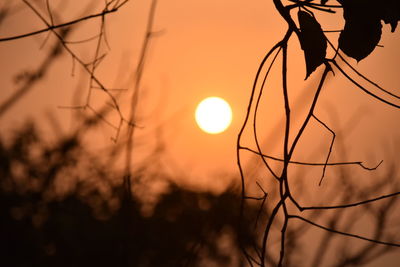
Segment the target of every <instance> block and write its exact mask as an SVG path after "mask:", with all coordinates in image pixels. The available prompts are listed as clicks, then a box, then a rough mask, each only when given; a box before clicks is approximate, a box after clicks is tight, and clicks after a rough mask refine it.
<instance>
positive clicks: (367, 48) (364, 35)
mask: <svg viewBox="0 0 400 267" xmlns="http://www.w3.org/2000/svg"><path fill="white" fill-rule="evenodd" d="M381 34H382V25H381V22H380V21H379V20H371V21H370V20H368V19H364V20H362V21H358V20H347V21H346V24H345V26H344V29H343V31H342V32H341V33H340V36H339V48H340V49H341V50H342V51H343V52H344V53H345V54H346V55H348V56H349V57H352V58H354V59H355V60H357V61H360V60H362V59H364V58H366V57H367V56H368V55H369V54H371V52H372V51H373V50H374V49H375V47H376V46H377V44H378V43H379V40H380V39H381Z"/></svg>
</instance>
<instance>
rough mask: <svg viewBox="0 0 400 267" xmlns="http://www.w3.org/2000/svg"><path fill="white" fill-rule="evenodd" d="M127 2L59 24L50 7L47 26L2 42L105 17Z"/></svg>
mask: <svg viewBox="0 0 400 267" xmlns="http://www.w3.org/2000/svg"><path fill="white" fill-rule="evenodd" d="M24 2H25V3H28V2H27V1H25V0H24ZM127 2H128V0H125V1H124V2H122V3H121V4H120V5H118V6H115V7H113V8H112V9H110V10H107V9H106V10H103V11H102V12H101V13H97V14H93V15H88V16H84V17H81V18H79V19H75V20H72V21H68V22H65V23H61V24H58V25H53V18H52V15H51V13H50V9H48V10H49V13H50V20H51V23H50V24H49V23H45V24H46V25H47V27H46V28H44V29H41V30H37V31H34V32H29V33H25V34H21V35H16V36H10V37H2V38H0V42H6V41H12V40H17V39H21V38H26V37H29V36H33V35H36V34H40V33H44V32H48V31H54V30H55V29H58V28H63V27H67V26H71V25H74V24H76V23H79V22H81V21H85V20H89V19H93V18H98V17H103V16H105V15H106V14H109V13H114V12H116V11H118V9H119V8H120V7H122V6H123V5H124V4H126V3H127ZM46 3H47V6H48V1H46ZM48 8H49V7H48Z"/></svg>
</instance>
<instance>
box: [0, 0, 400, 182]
mask: <svg viewBox="0 0 400 267" xmlns="http://www.w3.org/2000/svg"><path fill="white" fill-rule="evenodd" d="M56 2H58V3H56ZM87 2H90V1H87ZM52 5H53V7H54V8H56V7H57V6H58V5H62V10H63V12H61V13H58V15H59V17H60V18H59V19H58V21H60V22H61V21H66V20H68V19H69V18H76V17H79V16H80V14H81V13H82V12H83V10H84V9H83V7H85V6H86V3H85V2H82V4H80V8H79V7H78V6H77V5H75V4H74V5H71V4H65V3H64V4H63V3H62V1H54V4H53V2H52ZM148 9H149V1H139V2H130V3H128V4H127V5H126V6H125V7H124V8H122V9H121V10H120V11H119V12H118V15H117V14H111V15H110V16H108V17H107V19H106V21H107V27H106V30H107V38H108V42H109V45H110V50H109V51H108V55H107V57H106V58H105V60H104V61H103V63H102V64H101V66H100V67H99V69H98V72H97V73H98V76H99V77H101V79H102V81H103V83H104V84H105V85H106V86H109V87H114V88H121V87H122V88H131V87H132V81H133V73H134V70H135V66H136V64H137V60H138V54H139V52H140V47H141V44H142V39H143V35H144V28H145V23H146V19H147V14H148ZM56 21H57V19H56ZM320 21H321V22H322V23H323V24H322V25H323V27H325V28H326V29H329V30H333V29H338V27H341V25H342V23H343V22H342V19H341V14H336V15H332V16H329V17H328V18H325V17H321V18H320ZM6 23H7V24H6V25H2V27H1V28H0V33H1V36H9V35H13V34H18V33H25V32H29V31H31V30H35V29H38V28H42V27H43V26H44V25H43V24H42V23H41V22H40V21H39V20H38V19H37V18H35V16H34V15H33V14H32V12H31V11H29V10H26V9H23V10H22V11H19V12H17V13H16V14H15V15H14V16H12V17H11V18H10V20H9V21H7V22H6ZM96 26H98V20H97V21H91V22H85V23H84V24H83V25H82V28H81V29H80V30H78V31H76V32H75V33H74V34H73V35H72V36H71V38H70V39H72V40H80V39H82V38H87V37H90V36H92V35H93V32H96ZM154 30H155V31H156V32H159V34H158V35H157V36H156V37H155V38H154V39H152V41H151V44H150V47H149V51H148V57H147V62H146V67H145V72H144V77H143V82H142V88H141V96H140V97H141V99H140V105H139V117H138V124H139V125H141V126H142V128H140V129H138V130H137V134H138V135H142V136H143V135H149V133H151V134H150V136H153V137H152V138H149V140H147V141H146V142H149V146H147V147H146V149H148V148H149V147H151V146H152V145H151V143H152V139H154V138H155V136H154V134H155V133H156V132H158V130H157V129H159V127H160V126H161V125H162V128H163V131H162V132H163V135H164V138H165V139H166V140H167V146H166V148H167V152H168V155H169V156H170V157H171V158H172V159H174V161H175V162H176V164H177V165H178V166H179V168H181V169H183V170H185V171H187V172H188V174H190V175H191V176H194V177H197V178H194V179H195V180H196V179H199V177H200V176H202V175H203V174H208V173H210V172H211V173H213V172H228V173H236V169H235V140H236V135H237V133H238V129H239V127H240V125H241V123H242V121H243V118H244V114H245V110H246V107H247V102H248V98H249V95H250V88H251V85H252V82H253V79H254V75H255V72H256V69H257V67H258V64H259V62H260V60H261V59H262V57H263V55H264V54H265V53H266V52H267V51H268V49H269V48H270V47H271V46H272V45H273V44H274V43H275V42H277V41H278V40H280V38H281V37H282V35H283V33H284V31H285V24H284V23H283V20H282V19H281V18H280V17H279V16H278V14H277V12H276V11H275V10H274V9H273V6H272V1H251V2H249V3H246V4H244V3H243V2H242V1H238V0H234V1H218V2H216V1H211V0H205V1H178V0H172V1H159V3H158V6H157V10H156V18H155V22H154ZM329 36H334V35H333V34H330V35H329ZM45 38H46V34H41V35H37V36H34V37H31V38H29V39H24V40H17V41H13V42H8V43H2V44H1V49H0V54H1V58H2V61H1V63H0V68H1V74H0V75H1V81H2V85H3V86H2V91H1V95H0V97H1V99H5V98H6V97H7V96H8V95H9V94H10V93H11V92H12V91H13V90H15V88H16V87H18V86H17V85H15V84H13V77H14V76H15V74H16V73H18V72H19V71H21V70H30V69H34V68H35V66H37V65H38V64H39V63H40V61H41V59H42V58H43V55H44V53H45V50H46V47H49V46H50V44H51V41H54V38H53V39H52V37H50V40H49V42H48V43H47V44H46V46H45V47H44V48H43V49H42V50H40V49H39V48H40V46H41V44H42V43H43V41H44V39H45ZM336 38H337V37H336ZM334 39H335V38H332V40H334ZM399 40H400V39H399V35H398V34H397V33H395V34H390V33H389V26H387V25H386V26H384V34H383V38H382V40H381V44H382V45H384V46H385V48H377V49H376V50H375V51H374V52H373V54H372V55H371V56H370V57H369V58H368V59H366V60H364V61H362V62H361V63H359V64H358V65H357V64H356V65H357V67H359V68H360V69H361V70H362V71H363V72H364V73H365V74H367V75H369V77H370V78H372V79H374V80H375V81H379V82H380V84H381V85H383V86H384V87H385V88H387V89H389V90H391V91H392V92H394V93H399V87H400V79H399V78H398V70H397V68H396V64H398V62H399V61H400V55H399V53H398V52H397V51H396V49H397V48H398V45H399V44H400V41H399ZM93 45H94V44H93V43H88V44H87V45H74V46H72V47H73V48H74V49H75V51H77V53H78V54H79V55H80V56H82V58H84V59H87V60H88V61H89V60H90V59H91V58H92V57H93V53H94V51H93ZM27 47H29V49H27ZM290 47H291V48H292V50H291V51H290V57H291V58H292V59H293V60H292V62H291V64H290V65H289V75H290V76H291V77H293V78H292V79H291V80H290V90H291V94H292V95H291V96H292V98H293V99H295V98H297V97H301V96H302V95H303V96H305V99H307V95H309V93H310V92H311V93H312V88H313V87H312V86H315V81H317V80H318V77H319V76H318V75H320V74H319V73H318V71H317V72H316V73H314V74H313V75H312V76H311V78H310V79H309V82H308V83H303V82H302V80H303V78H304V76H305V68H304V65H303V64H304V63H303V62H304V59H303V54H302V52H301V50H300V49H299V45H298V41H297V40H296V39H293V41H292V42H291V43H290ZM102 51H103V52H105V51H107V48H106V47H105V46H103V49H102ZM352 63H355V62H354V61H352ZM279 64H280V63H279V62H277V65H279ZM71 70H72V60H71V58H70V56H67V55H64V56H63V57H62V60H59V61H58V62H57V63H56V64H55V65H54V66H53V68H52V70H51V71H50V73H49V75H47V77H46V79H45V80H44V81H42V82H41V84H40V85H38V86H35V88H34V89H32V91H31V92H30V93H29V94H28V95H26V97H24V98H23V99H22V100H21V101H19V102H18V104H17V105H15V106H14V107H13V108H12V109H11V110H10V111H9V112H8V114H7V116H5V117H3V118H1V119H0V123H1V125H2V129H11V128H13V127H14V126H15V125H17V124H18V123H21V122H23V121H24V120H25V119H26V118H27V117H34V118H39V119H40V118H44V117H46V115H45V114H46V112H50V113H51V114H53V115H55V116H56V117H57V118H59V122H60V124H61V125H62V126H63V128H64V129H66V130H67V129H68V128H70V127H71V124H73V122H72V121H71V120H73V119H72V118H71V117H70V113H71V112H70V111H68V110H65V109H59V108H57V107H58V106H69V105H79V103H72V98H73V95H74V93H76V92H77V90H78V92H80V93H81V94H82V98H81V100H82V101H83V102H84V101H85V100H84V96H85V95H86V90H87V88H86V87H85V85H86V84H87V80H84V78H83V80H82V79H80V78H81V77H83V75H80V74H81V72H80V70H79V68H77V69H76V70H75V76H74V77H71V72H72V71H71ZM279 75H280V73H279V67H277V68H276V71H275V75H274V76H271V78H270V81H269V82H270V83H269V84H270V88H269V89H268V91H267V93H266V95H267V96H268V97H269V99H267V100H265V109H266V110H265V112H264V113H263V115H262V116H264V117H262V118H261V119H260V120H265V123H260V124H261V126H260V127H265V131H264V128H262V132H263V133H265V134H266V136H270V135H271V134H272V136H275V137H274V138H278V139H279V136H281V135H280V134H279V133H280V132H279V127H278V128H274V125H279V121H280V120H281V115H282V109H281V106H279V105H278V103H281V102H279V101H281V95H280V94H281V91H280V90H279V88H280V82H279V81H280V80H279ZM60 81H62V82H60ZM79 83H80V84H79ZM77 86H78V87H77ZM310 86H311V87H310ZM268 94H270V95H268ZM126 95H127V96H126V97H125V96H124V95H123V94H121V96H120V103H121V106H122V107H123V111H124V112H125V113H126V114H128V109H129V107H128V103H129V102H128V101H126V99H129V93H126ZM208 96H220V97H223V98H225V99H226V100H227V101H228V102H229V103H230V104H231V106H232V108H233V113H234V114H233V124H232V126H231V127H230V128H229V129H228V130H227V131H226V132H224V133H222V134H220V135H208V134H205V133H203V132H201V131H200V130H199V129H198V127H197V125H196V124H195V121H194V117H193V113H194V109H195V107H196V105H197V103H198V102H199V101H201V100H202V99H203V98H205V97H208ZM104 100H105V98H104V96H102V95H101V93H98V92H97V93H96V94H95V96H94V97H93V105H96V103H97V105H100V104H98V103H104ZM302 101H303V102H304V101H305V100H304V98H303V100H299V101H298V102H300V103H301V102H302ZM78 102H79V101H78ZM294 102H295V101H293V103H294ZM319 103H320V105H319V106H318V107H317V112H318V113H319V114H321V118H323V119H324V120H325V121H327V122H328V124H329V125H331V126H332V128H334V129H335V128H337V127H335V126H339V125H333V124H334V122H330V120H331V119H332V118H331V117H332V116H331V115H332V113H333V112H334V113H335V114H336V116H337V117H339V121H340V122H344V121H346V120H347V119H348V118H349V117H352V116H354V114H356V116H358V113H357V112H358V111H359V110H361V113H360V115H359V117H358V119H357V125H356V126H355V127H354V129H352V131H351V133H350V134H349V135H346V136H344V137H343V138H342V139H339V140H341V141H343V142H345V145H346V146H351V149H349V155H348V156H349V158H352V159H354V158H355V157H361V158H362V159H361V160H366V158H367V157H369V156H370V154H376V157H377V158H382V157H384V156H385V155H384V153H383V151H384V148H383V146H385V145H387V143H388V142H390V140H391V139H396V138H397V137H398V136H399V131H400V129H399V127H397V123H398V121H399V112H397V111H396V110H395V109H394V108H391V107H387V106H385V105H382V104H379V103H377V102H376V101H375V100H373V99H371V98H370V97H368V96H366V95H365V94H364V93H362V92H361V91H360V90H358V89H356V88H354V86H352V85H350V84H349V83H346V82H343V79H342V78H341V77H340V75H338V76H337V77H333V79H330V80H329V85H328V86H327V87H326V88H325V90H324V92H323V94H322V97H321V99H320V102H319ZM304 106H306V105H301V104H300V105H299V114H301V108H302V107H304ZM330 114H331V115H330ZM111 120H112V119H111ZM11 122H12V123H11ZM114 123H115V124H116V125H117V123H118V121H117V120H115V121H114ZM310 128H311V129H312V128H313V127H312V126H311V127H310ZM102 129H103V132H102V133H101V134H99V137H101V139H99V140H98V142H99V143H102V144H103V143H107V142H109V140H110V136H113V135H114V134H115V133H113V132H114V130H113V129H110V128H109V127H108V126H104V127H103V128H102ZM271 130H272V131H275V132H272V133H271V132H268V131H271ZM314 130H316V131H317V134H319V136H321V134H322V135H324V134H326V132H325V130H322V132H321V129H318V127H316V129H314ZM318 131H319V132H318ZM152 134H153V135H152ZM314 134H315V133H314ZM326 137H327V138H328V139H326V140H325V142H329V134H328V135H327V136H326ZM339 138H340V136H339ZM313 139H314V138H313V137H311V139H310V140H309V141H312V140H313ZM304 140H305V141H304V144H305V145H306V146H308V145H309V143H308V142H307V141H306V140H307V138H306V136H305V139H304ZM276 142H277V141H275V140H274V141H273V142H269V143H270V145H271V148H272V147H273V146H275V147H276V148H275V149H277V150H275V151H272V153H278V154H279V153H280V147H279V145H276V144H275V143H276ZM320 142H322V143H323V142H324V140H323V139H322V140H321V141H320ZM333 155H334V154H333ZM367 155H368V156H367ZM299 157H301V155H299ZM316 160H318V159H316Z"/></svg>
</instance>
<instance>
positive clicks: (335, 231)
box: [288, 215, 400, 247]
mask: <svg viewBox="0 0 400 267" xmlns="http://www.w3.org/2000/svg"><path fill="white" fill-rule="evenodd" d="M288 218H289V219H299V220H302V221H304V222H306V223H308V224H311V225H313V226H315V227H318V228H321V229H323V230H325V231H329V232H332V233H335V234H340V235H344V236H350V237H354V238H357V239H361V240H365V241H369V242H372V243H377V244H382V245H386V246H393V247H400V244H397V243H390V242H384V241H380V240H375V239H370V238H367V237H363V236H360V235H355V234H350V233H345V232H341V231H338V230H335V229H331V228H328V227H325V226H322V225H319V224H316V223H314V222H312V221H310V220H307V219H306V218H303V217H301V216H297V215H289V216H288Z"/></svg>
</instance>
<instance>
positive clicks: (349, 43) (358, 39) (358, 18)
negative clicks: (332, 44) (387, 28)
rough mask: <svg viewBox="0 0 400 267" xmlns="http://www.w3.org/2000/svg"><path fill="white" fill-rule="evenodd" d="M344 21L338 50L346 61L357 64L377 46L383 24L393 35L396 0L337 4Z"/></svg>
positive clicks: (399, 12)
mask: <svg viewBox="0 0 400 267" xmlns="http://www.w3.org/2000/svg"><path fill="white" fill-rule="evenodd" d="M338 2H339V3H340V4H342V6H343V17H344V19H345V21H346V23H345V26H344V29H343V31H342V32H341V34H340V37H339V48H340V49H341V50H342V51H343V52H344V53H345V54H346V55H348V56H349V57H352V58H354V59H356V60H357V61H360V60H362V59H364V58H365V57H367V56H368V55H369V54H371V52H372V51H373V50H374V49H375V47H376V46H377V45H378V43H379V40H380V39H381V34H382V24H381V20H383V21H384V22H385V23H386V24H389V23H390V25H391V30H392V32H394V31H395V30H396V27H397V23H398V21H399V20H400V1H399V0H382V1H376V0H338Z"/></svg>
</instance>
